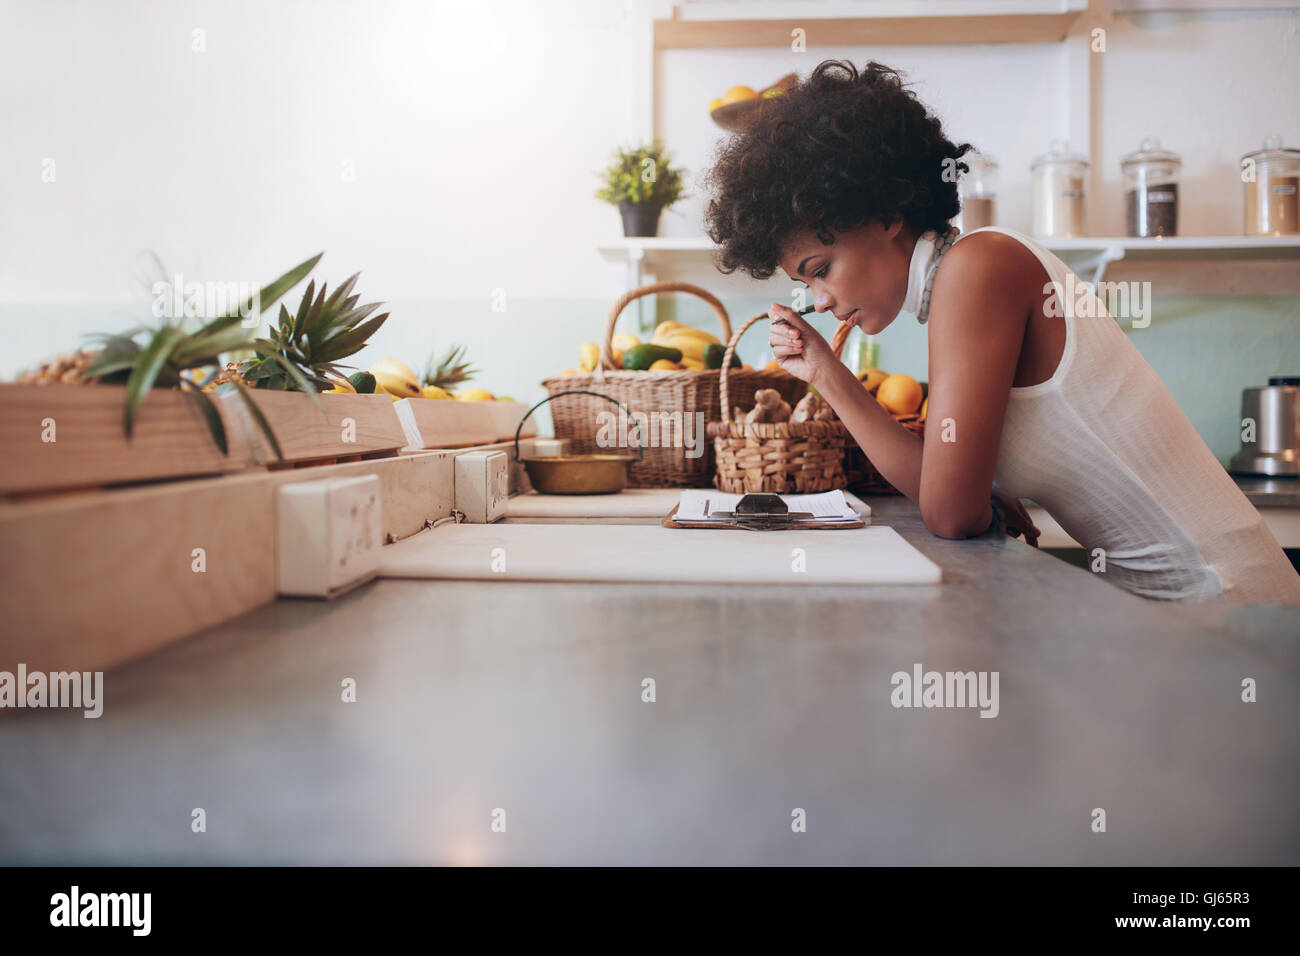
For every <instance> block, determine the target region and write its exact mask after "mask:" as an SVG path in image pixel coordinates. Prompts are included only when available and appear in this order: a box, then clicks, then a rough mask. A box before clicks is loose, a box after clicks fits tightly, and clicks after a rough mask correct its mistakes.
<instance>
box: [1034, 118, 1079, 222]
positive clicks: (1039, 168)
mask: <svg viewBox="0 0 1300 956" xmlns="http://www.w3.org/2000/svg"><path fill="white" fill-rule="evenodd" d="M1029 169H1030V171H1031V172H1032V173H1033V176H1034V235H1035V236H1037V237H1039V238H1040V239H1072V238H1077V237H1081V236H1083V235H1084V218H1083V202H1084V186H1083V184H1084V180H1085V179H1086V178H1087V176H1088V157H1087V156H1084V155H1083V154H1082V153H1071V152H1070V151H1069V144H1068V143H1067V142H1066V141H1065V140H1063V139H1054V140H1052V142H1051V146H1050V148H1049V150H1048V152H1046V153H1044V154H1043V155H1042V156H1038V157H1035V159H1034V161H1033V162H1032V163H1030V165H1029Z"/></svg>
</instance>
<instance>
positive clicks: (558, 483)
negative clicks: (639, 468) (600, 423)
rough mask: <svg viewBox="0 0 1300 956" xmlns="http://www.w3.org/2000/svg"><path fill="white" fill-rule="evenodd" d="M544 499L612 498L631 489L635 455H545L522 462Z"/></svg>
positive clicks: (530, 479)
mask: <svg viewBox="0 0 1300 956" xmlns="http://www.w3.org/2000/svg"><path fill="white" fill-rule="evenodd" d="M519 460H520V461H522V462H523V463H524V468H525V470H527V472H528V480H529V481H530V482H532V484H533V487H534V488H536V489H537V490H538V491H539V492H541V493H542V494H544V495H609V494H613V493H614V492H616V491H622V490H623V488H624V487H625V486H626V485H627V466H628V463H629V462H633V461H636V456H635V455H606V454H593V455H542V456H539V457H528V458H521V459H519Z"/></svg>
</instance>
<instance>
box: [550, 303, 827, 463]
mask: <svg viewBox="0 0 1300 956" xmlns="http://www.w3.org/2000/svg"><path fill="white" fill-rule="evenodd" d="M660 292H689V293H691V294H692V295H696V296H698V297H699V298H701V299H703V300H704V301H705V302H707V303H708V304H709V305H710V306H711V307H712V309H713V311H714V312H715V313H716V314H717V316H718V321H719V323H720V324H721V326H722V332H723V335H724V336H725V337H726V338H727V339H728V340H730V339H731V338H732V335H731V320H730V319H729V318H728V317H727V310H726V309H725V308H723V305H722V303H721V302H719V301H718V299H717V298H716V297H714V296H713V295H711V294H710V293H709V292H707V291H705V290H704V289H702V288H700V287H699V286H696V285H691V284H690V283H687V282H656V283H653V284H651V285H646V286H642V287H640V288H638V289H633V290H632V291H630V292H626V293H624V294H623V295H622V296H620V297H619V299H618V301H617V302H615V303H614V305H613V307H612V308H611V309H610V312H609V319H608V321H607V323H606V327H605V337H604V341H603V342H602V343H601V351H600V363H599V364H598V365H597V366H596V368H595V370H593V371H592V372H588V373H584V374H581V375H557V376H553V377H551V378H547V379H544V380H543V381H542V386H543V387H544V388H545V389H546V390H547V392H548V393H549V394H551V395H553V396H558V394H559V393H560V392H567V391H570V390H573V389H583V390H586V391H590V392H596V393H598V395H603V396H606V397H607V398H611V399H613V400H614V401H616V402H619V403H621V404H623V405H625V406H627V408H628V411H629V413H630V414H631V415H633V416H638V415H645V416H646V417H647V419H648V420H649V421H650V422H656V421H658V422H662V423H671V427H672V428H673V429H674V430H675V431H674V433H673V434H670V435H669V436H662V435H661V436H659V439H660V440H662V441H663V442H665V443H662V444H659V445H658V447H656V445H655V442H656V440H657V439H656V436H655V433H654V430H653V429H652V431H651V434H650V435H649V436H648V437H649V439H650V441H651V444H650V445H647V446H644V447H643V451H644V457H643V458H642V460H641V461H638V462H634V463H633V464H632V465H631V466H630V467H629V469H628V487H630V488H671V487H677V488H691V487H697V488H699V487H706V486H707V485H708V484H709V481H710V479H711V478H712V476H713V447H712V444H711V443H710V442H707V441H705V436H704V435H702V434H699V433H697V432H696V431H695V426H696V422H697V421H703V422H706V423H707V422H710V421H714V420H716V419H718V418H721V417H722V413H721V410H720V409H721V405H719V403H718V397H719V395H718V389H719V380H720V372H719V370H718V369H696V370H688V371H682V372H666V371H654V372H650V371H646V372H628V371H624V370H622V369H619V368H618V367H617V366H616V365H615V363H614V352H613V345H612V342H611V340H612V338H613V335H614V326H615V323H617V322H618V318H619V316H620V315H621V314H622V313H623V310H624V309H625V308H627V306H628V304H629V303H631V302H635V301H636V300H637V299H639V298H641V297H642V296H647V295H655V294H657V293H660ZM731 354H732V350H729V351H728V352H727V359H726V361H728V362H729V361H730V360H731ZM731 376H732V378H733V380H734V381H735V383H736V387H737V388H742V389H745V390H747V391H748V392H749V394H753V391H754V390H756V389H760V388H774V389H776V390H777V391H778V392H780V393H781V396H782V397H783V398H785V400H786V401H788V402H790V403H791V404H793V403H794V402H795V401H798V399H799V397H800V396H801V395H802V394H803V393H804V392H805V391H806V390H807V387H808V386H807V385H806V384H805V383H804V382H802V381H800V380H799V379H798V378H796V377H795V376H793V375H791V374H790V373H789V372H785V371H780V370H778V371H765V370H758V369H753V370H751V369H733V370H732V371H731ZM697 412H698V413H700V414H701V415H702V416H703V418H702V419H697V418H696V417H695V413H697ZM602 413H604V415H602ZM678 414H680V418H679V417H678ZM606 415H608V403H607V402H605V401H602V400H601V399H600V398H599V397H597V396H594V395H565V396H563V397H557V399H556V401H553V402H551V420H552V422H553V423H554V425H555V437H556V438H564V439H568V440H569V441H570V443H571V445H572V448H573V451H574V452H575V453H578V454H586V453H590V452H595V451H602V450H605V449H604V448H602V447H601V446H600V445H598V444H597V442H596V436H597V433H598V432H599V431H600V430H601V428H602V426H603V423H604V422H606V421H607V418H606V417H604V416H606ZM658 416H662V417H658ZM678 423H680V427H678ZM632 426H633V423H632V422H628V423H627V425H626V430H627V433H628V434H632V433H633V431H634V429H633V427H632ZM620 432H622V428H620ZM695 442H702V443H703V447H702V452H703V453H702V454H699V455H698V456H697V457H695V458H691V457H688V455H689V453H690V452H691V451H692V448H691V447H690V446H691V445H692V444H694V443H695Z"/></svg>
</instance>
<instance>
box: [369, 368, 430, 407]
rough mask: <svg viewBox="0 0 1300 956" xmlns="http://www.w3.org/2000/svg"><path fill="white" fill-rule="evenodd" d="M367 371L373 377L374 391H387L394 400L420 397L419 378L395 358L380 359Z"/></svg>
mask: <svg viewBox="0 0 1300 956" xmlns="http://www.w3.org/2000/svg"><path fill="white" fill-rule="evenodd" d="M369 371H370V374H371V375H373V376H374V377H375V390H376V391H380V390H382V391H384V392H387V393H388V394H389V395H391V396H392V397H393V399H394V400H397V399H399V398H419V397H420V380H419V379H418V378H417V377H416V375H415V373H414V372H412V371H411V369H410V368H409V367H408V366H407V365H405V364H404V363H402V362H400V361H398V360H397V359H380V360H379V361H378V362H376V363H375V364H374V365H372V366H370V369H369Z"/></svg>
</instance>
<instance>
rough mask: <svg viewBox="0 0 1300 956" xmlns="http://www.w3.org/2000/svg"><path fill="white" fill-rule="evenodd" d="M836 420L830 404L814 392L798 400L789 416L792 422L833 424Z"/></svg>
mask: <svg viewBox="0 0 1300 956" xmlns="http://www.w3.org/2000/svg"><path fill="white" fill-rule="evenodd" d="M835 420H836V415H835V409H833V408H831V406H830V403H829V402H827V401H826V399H824V398H822V397H821V396H820V395H818V394H816V393H815V392H809V393H808V394H807V395H805V396H804V397H803V398H801V399H799V404H798V405H796V406H795V407H794V412H793V413H792V414H791V416H790V421H792V422H833V421H835Z"/></svg>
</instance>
